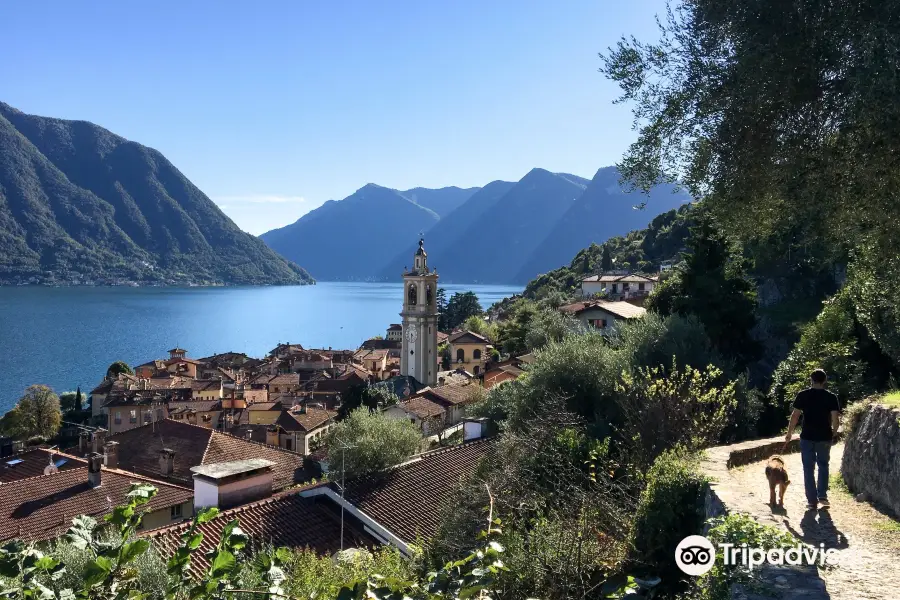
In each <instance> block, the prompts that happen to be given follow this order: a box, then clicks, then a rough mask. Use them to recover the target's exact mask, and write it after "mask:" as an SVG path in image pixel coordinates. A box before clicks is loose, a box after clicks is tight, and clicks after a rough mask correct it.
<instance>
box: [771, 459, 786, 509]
mask: <svg viewBox="0 0 900 600" xmlns="http://www.w3.org/2000/svg"><path fill="white" fill-rule="evenodd" d="M766 479H768V480H769V504H771V505H772V506H775V488H778V491H779V500H778V506H784V493H785V492H786V491H787V486H789V485H790V484H791V480H790V478H789V477H788V473H787V470H785V468H784V461H783V460H782V459H781V457H780V456H778V455H777V454H776V455H774V456H772V457H771V458H770V459H769V462H768V463H767V464H766Z"/></svg>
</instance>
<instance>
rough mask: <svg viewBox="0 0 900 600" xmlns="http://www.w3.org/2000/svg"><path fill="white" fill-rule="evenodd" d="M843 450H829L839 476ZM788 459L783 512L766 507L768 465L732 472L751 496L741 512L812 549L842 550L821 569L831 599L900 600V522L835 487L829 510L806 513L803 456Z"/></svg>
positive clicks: (841, 488)
mask: <svg viewBox="0 0 900 600" xmlns="http://www.w3.org/2000/svg"><path fill="white" fill-rule="evenodd" d="M843 451H844V445H843V444H838V445H836V446H834V447H833V448H832V449H831V461H830V468H831V473H832V474H835V473H838V472H839V469H840V465H841V456H842V454H843ZM784 458H785V466H786V468H787V470H788V473H789V474H790V478H791V485H790V487H789V488H788V492H787V495H786V497H785V503H784V509H778V508H776V509H774V510H773V509H772V508H771V507H770V506H769V504H768V502H769V487H768V483H767V482H766V478H765V475H764V471H765V461H763V462H759V463H755V464H751V465H747V466H745V467H739V468H737V469H733V470H732V471H731V475H732V476H733V477H734V478H735V480H736V481H737V482H738V483H739V485H740V486H741V488H742V489H744V490H745V491H746V494H747V495H746V497H745V498H744V501H743V502H741V504H742V506H741V507H740V509H741V510H743V511H746V512H750V513H751V514H752V515H753V516H754V517H756V518H757V519H758V520H759V521H761V522H763V523H767V524H769V523H772V522H775V523H776V524H778V525H780V526H782V527H784V528H786V529H787V530H788V531H790V532H791V533H793V534H794V535H795V536H796V537H798V538H800V539H802V540H803V541H804V542H806V543H808V544H812V545H814V546H818V545H819V544H820V543H824V544H825V547H826V548H835V549H837V550H838V552H839V555H838V558H837V561H836V565H835V566H834V567H833V568H825V569H822V570H820V576H821V578H822V579H823V580H824V582H825V587H826V589H827V592H828V597H829V598H830V600H851V599H852V600H886V599H900V522H898V521H895V520H893V519H891V518H889V517H887V516H886V515H884V514H882V513H881V512H879V511H878V510H877V509H875V508H874V507H872V506H871V505H870V504H868V503H867V502H857V501H856V500H855V499H854V498H853V496H851V495H850V493H849V492H848V491H847V490H846V488H844V487H843V486H840V487H838V486H835V485H832V486H831V489H830V490H829V492H828V497H829V500H830V501H831V508H830V510H823V509H819V510H809V511H808V510H806V497H805V496H804V492H803V468H802V466H801V462H800V455H799V454H789V455H787V456H785V457H784ZM832 481H834V478H832Z"/></svg>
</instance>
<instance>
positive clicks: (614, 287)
mask: <svg viewBox="0 0 900 600" xmlns="http://www.w3.org/2000/svg"><path fill="white" fill-rule="evenodd" d="M618 291H619V284H618V283H614V284H613V285H612V293H613V294H615V293H616V292H618Z"/></svg>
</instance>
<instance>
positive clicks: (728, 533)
mask: <svg viewBox="0 0 900 600" xmlns="http://www.w3.org/2000/svg"><path fill="white" fill-rule="evenodd" d="M709 524H710V525H711V528H710V530H709V532H708V533H707V535H706V537H707V538H708V539H709V541H710V542H712V543H713V545H714V546H716V547H718V546H719V544H724V543H731V544H734V545H735V546H737V547H740V546H741V545H742V544H746V545H747V546H748V547H750V548H760V549H763V550H773V549H776V548H781V549H785V548H788V547H792V546H796V544H797V543H798V542H797V540H795V539H794V537H793V536H791V535H790V534H789V533H787V532H785V531H782V530H781V529H778V528H776V527H770V526H767V525H761V524H760V523H758V522H757V521H756V520H754V519H753V517H751V516H750V515H746V514H742V513H734V514H730V515H727V516H725V517H719V518H716V519H712V520H710V522H709ZM753 579H754V578H753V572H752V571H749V570H748V569H746V568H745V567H743V566H742V565H725V564H724V558H723V556H722V551H717V555H716V562H715V565H714V566H713V568H712V569H711V570H710V571H709V572H708V573H706V574H705V575H702V576H701V577H700V578H699V579H697V580H695V589H694V590H693V592H694V593H693V594H692V595H691V597H692V598H694V599H696V600H729V598H731V588H732V586H733V585H735V584H744V585H747V584H749V583H751V582H752V581H753Z"/></svg>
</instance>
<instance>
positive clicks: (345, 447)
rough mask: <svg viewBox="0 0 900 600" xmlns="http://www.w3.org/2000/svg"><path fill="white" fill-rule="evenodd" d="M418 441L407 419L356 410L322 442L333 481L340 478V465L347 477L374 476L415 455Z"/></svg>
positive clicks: (417, 431)
mask: <svg viewBox="0 0 900 600" xmlns="http://www.w3.org/2000/svg"><path fill="white" fill-rule="evenodd" d="M421 440H422V435H421V432H420V431H419V429H418V428H417V427H416V426H415V425H413V424H412V423H410V422H409V421H407V420H406V419H392V418H390V417H388V416H385V414H384V413H381V412H369V410H368V409H367V408H357V409H356V410H354V411H353V412H351V413H350V415H349V416H348V417H347V418H346V419H344V420H343V421H341V422H339V423H338V424H337V425H335V426H334V427H333V428H332V429H331V431H329V432H328V436H327V437H326V438H325V444H326V445H327V446H328V456H329V457H330V458H329V470H330V472H331V473H333V474H334V478H335V479H340V478H341V476H342V473H341V470H342V464H343V465H345V466H344V468H345V470H346V476H347V477H361V476H365V475H369V474H372V473H376V472H378V471H382V470H384V469H386V468H388V467H392V466H394V465H397V464H400V463H402V462H403V461H404V460H406V459H407V458H409V457H410V456H412V455H413V454H415V453H416V451H418V449H419V444H420V443H421Z"/></svg>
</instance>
